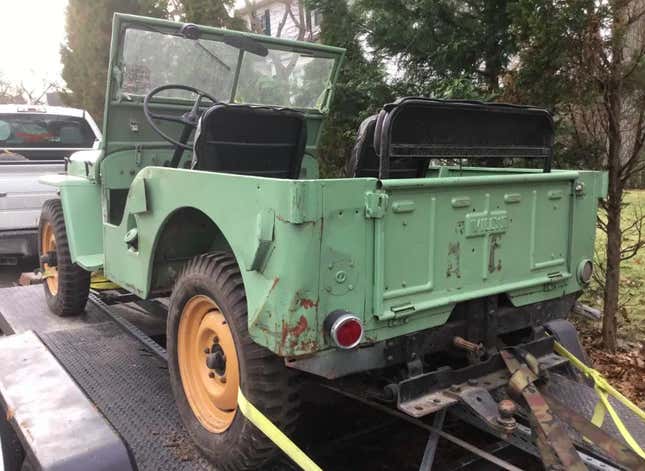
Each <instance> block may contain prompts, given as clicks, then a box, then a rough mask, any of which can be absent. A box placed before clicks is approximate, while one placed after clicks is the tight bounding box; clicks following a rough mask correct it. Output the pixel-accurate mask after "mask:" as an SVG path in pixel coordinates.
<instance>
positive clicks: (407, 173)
mask: <svg viewBox="0 0 645 471" xmlns="http://www.w3.org/2000/svg"><path fill="white" fill-rule="evenodd" d="M553 139H554V125H553V118H552V116H551V114H550V113H549V112H548V111H546V110H543V109H539V108H534V107H531V106H518V105H508V104H504V103H483V102H478V101H466V100H436V99H432V98H423V97H405V98H400V99H398V100H396V101H395V102H394V103H388V104H386V105H385V106H383V108H382V109H381V111H380V112H379V114H378V115H376V116H370V117H369V118H367V119H366V120H365V121H363V123H361V126H360V129H359V133H358V138H357V139H356V145H355V147H354V149H353V151H352V156H351V158H350V160H349V162H348V163H347V168H346V173H347V175H348V176H351V177H374V178H380V179H387V178H423V177H425V175H426V172H427V170H428V166H429V164H430V161H431V160H432V159H438V160H440V161H453V162H458V163H459V165H461V164H462V162H463V161H464V160H465V161H468V162H471V161H474V162H475V163H477V162H478V163H479V164H483V165H484V166H500V165H503V163H504V160H505V159H506V160H510V161H511V162H513V161H514V160H515V159H522V160H528V161H535V160H538V161H542V166H543V171H544V172H550V171H551V165H552V161H553ZM469 165H472V164H469Z"/></svg>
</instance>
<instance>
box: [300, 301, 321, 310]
mask: <svg viewBox="0 0 645 471" xmlns="http://www.w3.org/2000/svg"><path fill="white" fill-rule="evenodd" d="M300 305H301V306H302V307H304V308H305V309H311V308H312V307H317V306H318V301H315V302H314V301H312V300H311V299H308V298H300Z"/></svg>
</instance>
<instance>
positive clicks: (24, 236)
mask: <svg viewBox="0 0 645 471" xmlns="http://www.w3.org/2000/svg"><path fill="white" fill-rule="evenodd" d="M100 138H101V131H100V130H99V128H98V126H97V125H96V123H95V122H94V120H93V119H92V117H91V116H90V115H89V113H87V112H86V111H84V110H79V109H75V108H65V107H56V106H33V105H0V265H3V264H5V265H6V264H15V263H17V262H18V260H19V258H21V257H27V256H33V255H36V254H37V253H38V248H37V245H38V218H39V217H40V210H41V206H42V204H43V202H44V201H46V200H48V199H51V198H54V197H56V194H55V192H54V191H53V189H52V187H51V186H45V185H42V184H40V183H39V182H38V178H39V177H40V176H41V175H43V174H51V173H57V172H63V171H64V170H65V160H66V159H68V158H69V157H70V156H71V155H72V154H73V153H74V152H78V151H86V150H88V149H96V148H98V144H99V142H100Z"/></svg>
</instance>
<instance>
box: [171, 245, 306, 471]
mask: <svg viewBox="0 0 645 471" xmlns="http://www.w3.org/2000/svg"><path fill="white" fill-rule="evenodd" d="M247 322H248V321H247V307H246V295H245V292H244V285H243V282H242V277H241V275H240V271H239V268H238V266H237V263H236V261H235V258H234V257H233V256H232V255H231V254H228V253H224V252H218V253H214V254H208V255H202V256H199V257H196V258H194V259H193V260H191V261H190V262H188V263H187V265H186V266H185V268H184V269H183V270H182V272H181V273H180V274H179V276H178V278H177V281H176V284H175V288H174V289H173V292H172V296H171V298H170V306H169V310H168V324H167V347H168V354H169V358H168V361H169V370H170V382H171V386H172V389H173V393H174V395H175V400H176V403H177V407H178V410H179V414H180V416H181V418H182V421H183V423H184V425H185V426H186V428H187V430H188V432H189V433H190V435H191V437H192V438H193V440H194V441H195V443H196V444H197V446H198V447H199V449H200V450H201V451H202V453H203V454H204V455H205V456H206V457H207V458H208V459H209V460H211V461H212V462H213V463H214V464H215V466H216V467H217V468H218V469H223V470H251V469H261V468H262V467H263V465H265V464H266V463H267V462H269V461H270V460H271V459H272V458H274V457H275V456H276V453H277V451H278V450H277V449H276V448H275V447H274V445H273V444H272V443H271V441H270V440H269V439H268V438H267V437H266V436H265V435H264V434H263V433H262V432H261V431H260V430H258V429H257V428H256V427H255V426H254V425H253V424H251V423H250V422H249V421H248V420H247V419H246V418H245V417H244V415H243V414H242V413H241V412H240V411H239V409H238V406H237V391H238V388H241V389H242V391H243V392H244V395H245V396H246V397H247V398H248V400H249V401H250V402H251V403H252V404H254V405H255V406H256V407H257V408H258V409H259V410H260V411H262V412H263V413H264V414H265V415H266V416H267V417H268V418H269V419H270V420H271V421H272V422H273V423H274V424H275V425H276V426H277V427H278V428H280V429H281V430H282V431H284V432H285V433H287V434H289V433H290V432H292V431H293V428H294V425H295V421H296V419H297V416H298V409H299V405H300V402H299V394H298V382H297V381H298V380H297V377H296V376H295V375H294V373H293V372H292V371H291V370H289V369H287V367H285V366H284V363H283V361H282V360H281V359H280V358H279V357H277V356H276V355H275V354H273V353H272V352H270V351H269V350H267V349H265V348H263V347H261V346H259V345H258V344H256V343H255V342H254V341H253V340H252V339H251V337H250V336H249V333H248V327H247Z"/></svg>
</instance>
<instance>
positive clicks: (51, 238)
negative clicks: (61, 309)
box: [40, 221, 58, 296]
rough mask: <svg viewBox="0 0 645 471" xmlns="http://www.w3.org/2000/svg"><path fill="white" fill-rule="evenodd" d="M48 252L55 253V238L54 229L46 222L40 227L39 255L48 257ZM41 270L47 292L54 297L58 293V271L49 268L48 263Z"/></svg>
mask: <svg viewBox="0 0 645 471" xmlns="http://www.w3.org/2000/svg"><path fill="white" fill-rule="evenodd" d="M50 252H54V253H56V236H55V235H54V228H53V227H52V225H51V223H50V222H49V221H47V222H45V223H44V224H42V227H41V234H40V253H41V254H42V255H48V254H49V253H50ZM43 268H44V272H45V277H46V278H45V280H46V282H47V286H48V287H49V292H50V293H51V294H52V295H53V296H56V294H57V293H58V269H57V268H56V267H52V266H50V265H49V264H48V263H44V264H43Z"/></svg>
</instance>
